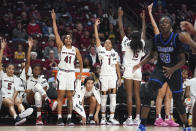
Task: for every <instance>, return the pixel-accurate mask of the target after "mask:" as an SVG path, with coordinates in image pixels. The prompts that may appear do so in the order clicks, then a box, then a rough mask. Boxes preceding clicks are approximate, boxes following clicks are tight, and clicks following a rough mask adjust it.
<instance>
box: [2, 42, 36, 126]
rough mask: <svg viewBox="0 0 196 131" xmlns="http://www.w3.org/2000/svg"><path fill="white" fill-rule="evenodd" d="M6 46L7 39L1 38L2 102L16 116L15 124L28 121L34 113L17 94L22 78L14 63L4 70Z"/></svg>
mask: <svg viewBox="0 0 196 131" xmlns="http://www.w3.org/2000/svg"><path fill="white" fill-rule="evenodd" d="M5 47H6V41H5V39H3V40H1V51H0V79H1V81H2V85H1V94H2V98H3V100H2V104H3V105H4V106H6V107H8V109H9V113H10V115H11V116H12V117H13V118H14V121H15V125H21V124H23V123H24V122H26V118H25V117H27V116H29V115H31V114H32V113H33V109H32V108H28V109H27V110H25V108H24V106H23V105H22V100H21V99H20V98H19V97H17V96H16V91H18V90H19V89H20V84H19V82H18V81H20V79H19V78H18V77H17V76H15V75H14V65H13V64H8V65H7V67H6V73H4V72H3V70H2V56H3V52H4V49H5ZM14 105H16V106H17V108H18V111H19V112H20V114H16V111H15V108H14Z"/></svg>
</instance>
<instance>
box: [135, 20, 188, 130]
mask: <svg viewBox="0 0 196 131" xmlns="http://www.w3.org/2000/svg"><path fill="white" fill-rule="evenodd" d="M159 28H160V32H161V33H160V34H159V35H156V36H155V40H154V43H153V47H152V50H151V52H150V54H148V55H147V56H146V57H145V58H144V59H143V60H142V61H141V62H140V63H139V64H138V65H136V66H135V67H134V71H136V70H137V69H138V68H140V67H141V66H143V65H144V64H145V63H147V62H148V61H149V60H150V59H152V58H153V56H154V53H155V52H157V53H158V62H157V64H156V67H155V70H154V72H153V73H152V74H151V78H150V79H149V83H148V89H149V90H150V91H149V93H148V94H145V99H144V105H143V106H142V110H141V119H142V121H141V124H140V126H139V130H141V131H145V130H146V129H145V125H146V122H147V118H148V114H149V111H150V101H151V99H152V97H153V95H155V93H156V92H157V91H158V89H159V88H161V87H162V85H163V84H164V83H165V82H167V83H168V85H169V87H170V89H171V91H172V94H173V99H174V104H175V106H176V108H177V110H178V112H179V115H180V118H181V121H182V123H183V127H184V130H186V131H189V130H190V127H189V125H188V120H187V115H186V111H185V107H184V105H183V101H182V99H181V98H182V91H183V90H182V76H181V71H180V68H181V67H182V66H183V65H184V64H185V53H184V48H183V44H182V43H181V42H180V41H179V37H178V34H175V33H174V32H171V29H172V20H171V18H170V17H168V16H163V17H161V19H160V21H159Z"/></svg>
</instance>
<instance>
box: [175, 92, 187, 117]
mask: <svg viewBox="0 0 196 131" xmlns="http://www.w3.org/2000/svg"><path fill="white" fill-rule="evenodd" d="M173 99H174V104H175V106H176V109H177V110H178V112H179V113H180V114H185V113H186V110H185V106H184V104H183V101H182V93H173Z"/></svg>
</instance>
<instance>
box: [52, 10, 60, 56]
mask: <svg viewBox="0 0 196 131" xmlns="http://www.w3.org/2000/svg"><path fill="white" fill-rule="evenodd" d="M51 17H52V24H53V30H54V35H55V38H56V44H57V47H58V50H59V52H60V51H61V49H62V47H63V42H62V41H61V37H60V35H59V33H58V28H57V25H56V14H55V12H54V9H52V12H51Z"/></svg>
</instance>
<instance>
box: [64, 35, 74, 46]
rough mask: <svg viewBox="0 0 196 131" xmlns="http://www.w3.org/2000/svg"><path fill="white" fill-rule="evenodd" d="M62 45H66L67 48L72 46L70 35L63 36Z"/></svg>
mask: <svg viewBox="0 0 196 131" xmlns="http://www.w3.org/2000/svg"><path fill="white" fill-rule="evenodd" d="M64 43H65V45H68V46H69V45H71V44H72V38H71V36H70V35H66V36H65V39H64Z"/></svg>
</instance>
